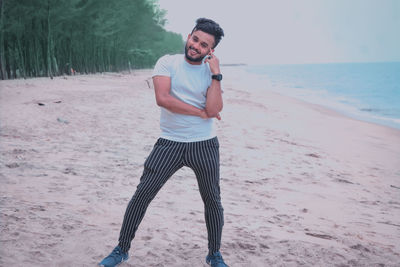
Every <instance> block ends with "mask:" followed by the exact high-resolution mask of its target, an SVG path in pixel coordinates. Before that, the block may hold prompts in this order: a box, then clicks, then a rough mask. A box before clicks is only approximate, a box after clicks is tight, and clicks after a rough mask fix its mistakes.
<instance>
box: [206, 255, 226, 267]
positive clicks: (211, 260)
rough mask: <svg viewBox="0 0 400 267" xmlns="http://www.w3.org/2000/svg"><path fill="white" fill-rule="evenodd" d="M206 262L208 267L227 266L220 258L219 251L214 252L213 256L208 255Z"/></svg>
mask: <svg viewBox="0 0 400 267" xmlns="http://www.w3.org/2000/svg"><path fill="white" fill-rule="evenodd" d="M206 262H207V264H208V265H211V267H228V265H226V264H225V262H224V259H223V258H222V255H221V253H220V252H219V251H217V252H215V253H214V254H212V255H211V254H208V256H207V257H206Z"/></svg>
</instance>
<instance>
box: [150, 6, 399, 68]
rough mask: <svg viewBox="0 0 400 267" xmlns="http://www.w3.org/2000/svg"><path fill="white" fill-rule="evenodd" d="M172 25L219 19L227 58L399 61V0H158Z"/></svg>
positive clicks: (221, 51) (179, 28)
mask: <svg viewBox="0 0 400 267" xmlns="http://www.w3.org/2000/svg"><path fill="white" fill-rule="evenodd" d="M158 2H159V4H160V7H161V8H162V9H165V10H167V16H166V18H167V20H168V22H167V25H166V29H167V30H169V31H173V32H177V33H180V34H182V36H183V37H184V39H185V40H186V37H187V34H188V33H190V31H191V30H192V28H193V26H194V24H195V20H196V19H197V18H199V17H207V18H211V19H213V20H215V21H217V22H218V23H219V24H220V25H221V27H222V28H223V29H224V31H225V38H223V39H222V41H221V43H220V44H219V45H218V47H217V48H216V51H215V53H216V55H217V56H218V57H219V58H220V60H221V62H222V63H249V64H253V63H254V64H263V63H265V64H271V63H272V64H274V63H320V62H324V63H325V62H375V61H400V0H239V1H234V0H197V1H193V0H159V1H158Z"/></svg>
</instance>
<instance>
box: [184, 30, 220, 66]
mask: <svg viewBox="0 0 400 267" xmlns="http://www.w3.org/2000/svg"><path fill="white" fill-rule="evenodd" d="M213 46H214V36H213V35H211V34H208V33H206V32H203V31H200V30H197V31H195V32H193V33H192V34H189V36H188V38H187V41H186V46H185V56H186V59H187V60H188V61H191V62H193V63H199V64H200V63H201V61H202V60H203V58H204V57H205V56H207V55H208V54H210V53H212V52H214V49H212V47H213Z"/></svg>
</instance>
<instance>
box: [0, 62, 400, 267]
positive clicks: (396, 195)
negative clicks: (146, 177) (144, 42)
mask: <svg viewBox="0 0 400 267" xmlns="http://www.w3.org/2000/svg"><path fill="white" fill-rule="evenodd" d="M224 74H225V76H224V81H223V87H224V110H223V112H222V113H221V116H222V120H221V121H218V122H216V124H217V132H218V137H219V141H220V145H221V149H220V153H221V190H222V201H223V206H224V209H225V227H224V232H223V240H222V248H221V252H222V253H223V256H224V258H225V260H226V262H227V263H228V264H229V265H230V266H260V267H263V266H400V131H399V130H396V129H391V128H388V127H383V126H379V125H375V124H372V123H366V122H361V121H357V120H354V119H350V118H347V117H345V116H342V115H340V114H338V113H336V112H334V111H331V110H328V109H325V108H322V107H320V106H318V105H312V104H308V103H305V102H302V101H299V100H296V99H293V98H290V97H287V96H282V95H279V94H276V93H272V92H268V91H266V90H262V89H261V88H257V87H256V86H252V85H250V84H247V86H246V84H245V83H241V82H240V81H243V79H244V78H245V77H242V76H241V75H243V74H240V73H239V72H237V71H235V68H233V67H229V68H228V67H225V69H224ZM150 75H151V72H150V71H149V70H142V71H135V72H133V73H130V74H129V73H125V74H111V73H105V74H98V75H77V76H73V77H71V76H68V77H57V78H54V79H53V80H50V79H48V78H36V79H28V80H11V81H0V105H1V106H0V138H1V139H0V153H1V158H0V182H1V189H0V194H1V200H0V209H1V210H0V211H1V213H0V265H1V266H95V265H96V264H97V263H98V262H99V261H100V260H101V259H102V258H103V257H104V256H106V255H107V254H108V253H109V252H110V251H111V250H112V249H113V247H114V246H115V245H116V243H117V239H118V234H119V229H120V226H121V223H122V219H123V215H124V211H125V208H126V205H127V203H128V201H129V200H130V198H131V196H132V194H133V193H134V191H135V189H136V185H137V184H138V182H139V178H140V175H141V173H142V170H143V163H144V160H145V159H146V157H147V156H148V154H149V153H150V151H151V149H152V146H153V145H154V143H155V141H156V139H157V138H158V135H159V125H158V123H159V109H158V107H157V106H156V103H155V99H154V92H153V89H152V88H151V79H150ZM206 253H207V237H206V227H205V222H204V215H203V204H202V202H201V198H200V195H199V193H198V189H197V184H196V179H195V176H194V174H193V172H192V171H191V170H190V169H188V168H183V169H181V170H180V171H178V172H177V173H176V174H175V175H174V176H173V177H172V178H171V179H170V180H169V181H168V182H167V184H166V185H165V186H164V188H163V189H162V190H161V191H160V193H159V194H158V195H157V197H156V199H155V200H154V201H153V202H152V203H151V205H150V207H149V209H148V211H147V214H146V216H145V218H144V220H143V222H142V224H141V225H140V227H139V230H138V232H137V236H136V238H135V240H134V241H133V243H132V249H131V251H130V256H131V258H130V260H129V262H128V263H126V264H124V265H123V266H136V267H140V266H206V265H205V263H204V258H205V256H206Z"/></svg>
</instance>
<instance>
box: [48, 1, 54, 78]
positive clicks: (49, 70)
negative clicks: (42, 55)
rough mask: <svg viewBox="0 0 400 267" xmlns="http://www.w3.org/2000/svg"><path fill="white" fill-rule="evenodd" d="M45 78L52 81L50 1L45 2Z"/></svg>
mask: <svg viewBox="0 0 400 267" xmlns="http://www.w3.org/2000/svg"><path fill="white" fill-rule="evenodd" d="M47 76H48V77H50V78H51V79H53V70H52V67H51V28H50V0H47Z"/></svg>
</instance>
